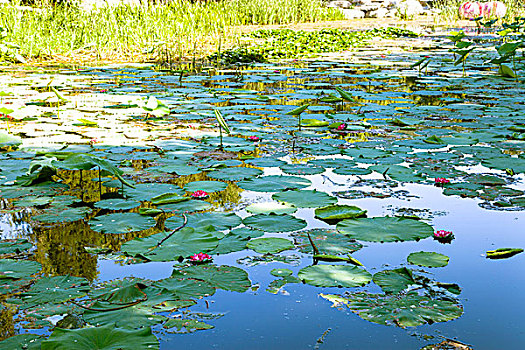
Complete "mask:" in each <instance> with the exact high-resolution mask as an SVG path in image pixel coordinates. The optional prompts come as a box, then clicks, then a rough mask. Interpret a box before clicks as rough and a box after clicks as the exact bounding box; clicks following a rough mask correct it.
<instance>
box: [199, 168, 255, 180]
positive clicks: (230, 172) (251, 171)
mask: <svg viewBox="0 0 525 350" xmlns="http://www.w3.org/2000/svg"><path fill="white" fill-rule="evenodd" d="M262 174H263V171H262V170H260V169H256V168H247V167H235V168H224V169H219V170H215V171H210V172H209V173H208V174H207V175H208V176H209V177H211V178H213V179H217V180H225V181H240V180H245V179H249V178H252V177H255V176H259V175H262Z"/></svg>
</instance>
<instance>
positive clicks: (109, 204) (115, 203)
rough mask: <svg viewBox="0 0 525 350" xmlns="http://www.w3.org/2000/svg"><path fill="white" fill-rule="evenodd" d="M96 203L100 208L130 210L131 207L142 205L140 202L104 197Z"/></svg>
mask: <svg viewBox="0 0 525 350" xmlns="http://www.w3.org/2000/svg"><path fill="white" fill-rule="evenodd" d="M94 205H95V207H96V208H100V209H108V210H129V209H133V208H136V207H138V206H140V202H137V201H129V200H126V199H119V198H116V199H103V200H101V201H98V202H96V203H95V204H94Z"/></svg>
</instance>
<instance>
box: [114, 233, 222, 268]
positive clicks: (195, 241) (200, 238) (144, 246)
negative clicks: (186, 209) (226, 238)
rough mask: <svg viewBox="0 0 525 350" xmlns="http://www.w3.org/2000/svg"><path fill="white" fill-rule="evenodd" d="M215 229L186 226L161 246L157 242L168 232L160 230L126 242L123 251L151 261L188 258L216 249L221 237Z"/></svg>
mask: <svg viewBox="0 0 525 350" xmlns="http://www.w3.org/2000/svg"><path fill="white" fill-rule="evenodd" d="M213 233H214V231H208V230H205V229H199V230H195V229H193V228H191V227H184V228H182V229H180V230H179V231H177V232H175V233H174V234H173V235H171V236H170V237H169V238H168V239H166V241H164V243H162V245H161V246H159V247H158V248H155V247H156V246H157V244H158V243H159V242H160V241H161V240H163V239H164V238H166V237H167V235H168V234H169V233H168V232H160V233H157V234H154V235H151V236H148V237H144V238H135V239H134V240H131V241H128V242H126V243H124V244H123V245H122V247H121V251H122V252H123V253H124V254H126V255H128V256H131V257H135V256H139V257H143V258H145V259H148V260H151V261H173V260H177V259H178V258H179V257H183V258H187V257H189V256H191V255H193V254H196V253H199V252H209V251H212V250H213V249H215V248H216V247H217V245H218V242H219V239H218V238H217V237H216V236H215V235H214V234H213Z"/></svg>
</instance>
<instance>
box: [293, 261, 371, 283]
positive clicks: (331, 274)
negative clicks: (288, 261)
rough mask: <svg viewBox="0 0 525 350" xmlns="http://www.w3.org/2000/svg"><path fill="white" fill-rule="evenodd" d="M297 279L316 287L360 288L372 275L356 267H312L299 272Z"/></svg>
mask: <svg viewBox="0 0 525 350" xmlns="http://www.w3.org/2000/svg"><path fill="white" fill-rule="evenodd" d="M298 277H299V279H301V280H303V281H304V282H305V283H308V284H311V285H312V286H316V287H345V288H352V287H362V286H364V285H366V284H368V283H369V282H370V281H371V280H372V275H371V274H370V273H369V272H367V271H366V270H363V269H360V268H358V267H357V266H344V265H313V266H308V267H305V268H303V269H301V270H300V271H299V274H298Z"/></svg>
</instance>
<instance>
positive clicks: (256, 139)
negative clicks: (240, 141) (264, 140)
mask: <svg viewBox="0 0 525 350" xmlns="http://www.w3.org/2000/svg"><path fill="white" fill-rule="evenodd" d="M248 140H250V141H259V140H260V138H259V137H257V136H248Z"/></svg>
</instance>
